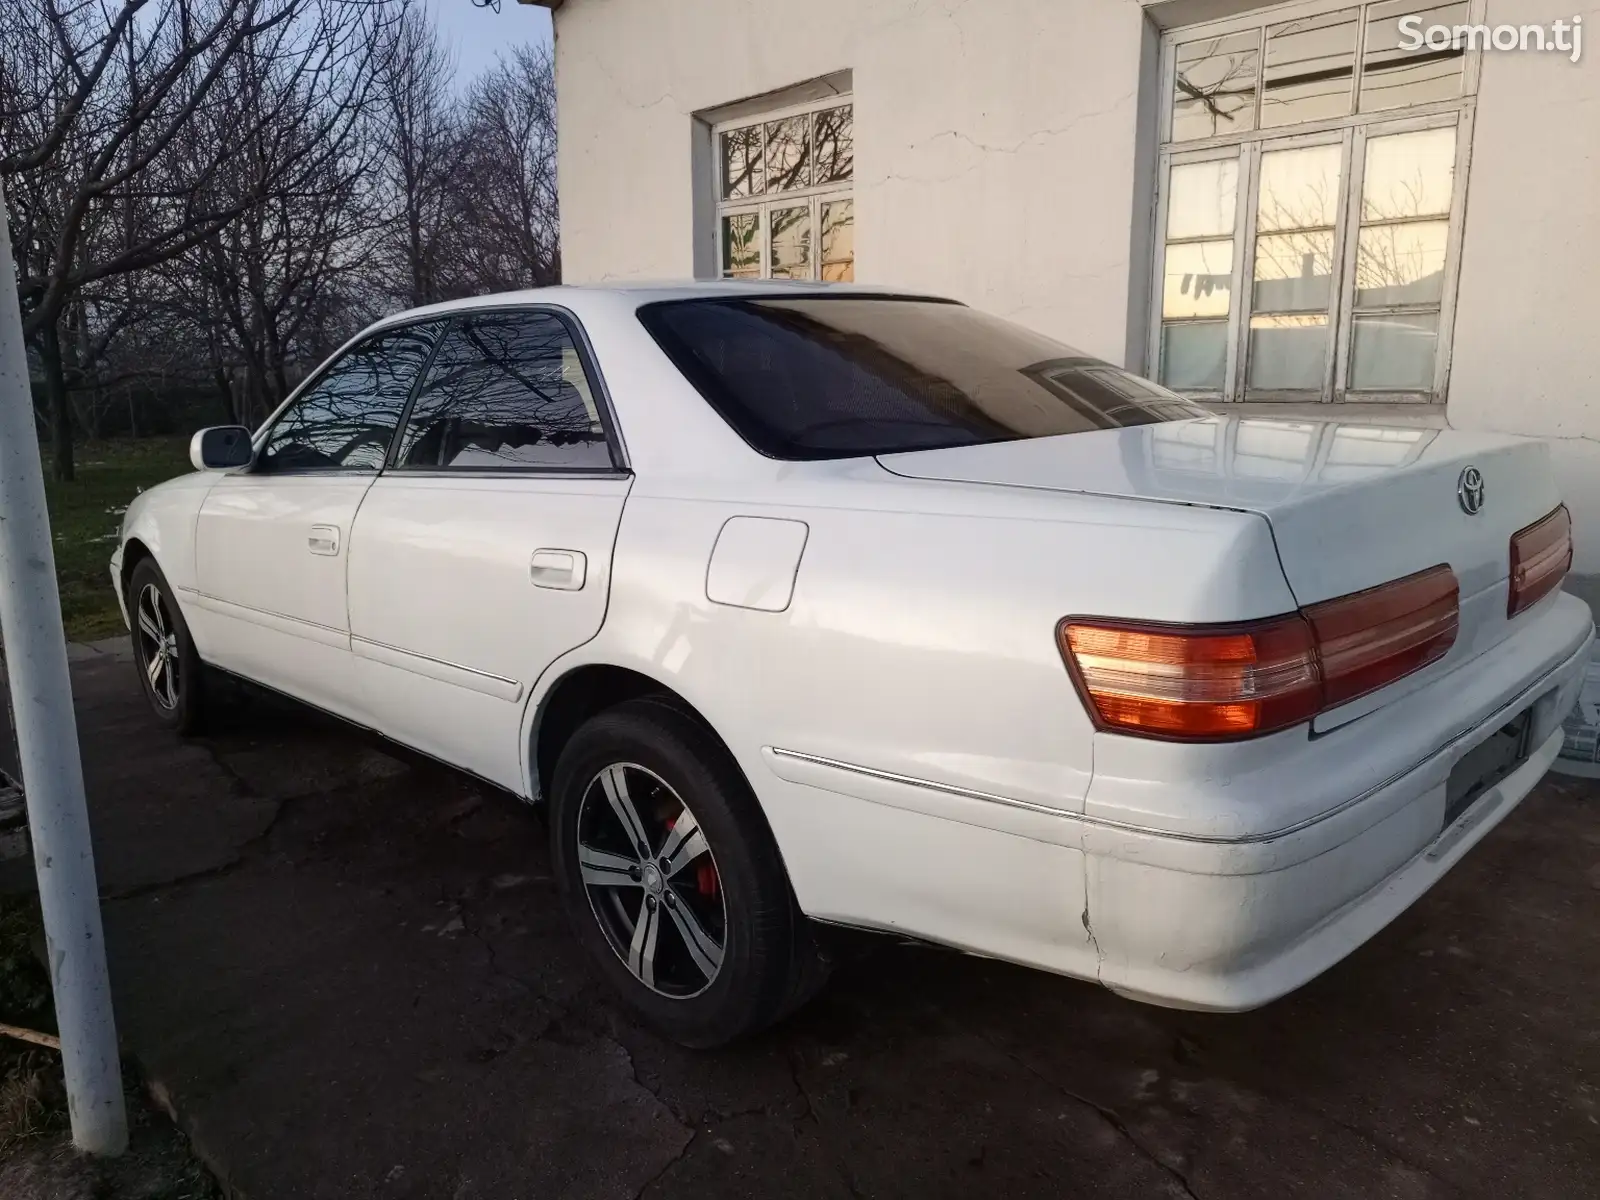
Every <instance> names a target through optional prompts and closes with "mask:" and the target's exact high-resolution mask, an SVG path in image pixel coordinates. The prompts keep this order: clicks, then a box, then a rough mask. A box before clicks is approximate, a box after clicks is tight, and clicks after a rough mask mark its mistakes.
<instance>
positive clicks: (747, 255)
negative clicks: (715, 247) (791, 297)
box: [722, 213, 761, 279]
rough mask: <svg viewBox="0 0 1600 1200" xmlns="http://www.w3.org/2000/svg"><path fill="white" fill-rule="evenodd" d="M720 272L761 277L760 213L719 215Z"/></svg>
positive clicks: (741, 277)
mask: <svg viewBox="0 0 1600 1200" xmlns="http://www.w3.org/2000/svg"><path fill="white" fill-rule="evenodd" d="M722 274H723V275H724V276H725V277H732V278H734V279H759V278H760V277H761V214H760V213H732V214H730V215H729V216H726V217H723V218H722Z"/></svg>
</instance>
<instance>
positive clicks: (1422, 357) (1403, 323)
mask: <svg viewBox="0 0 1600 1200" xmlns="http://www.w3.org/2000/svg"><path fill="white" fill-rule="evenodd" d="M1354 334H1355V336H1354V339H1353V341H1352V343H1351V349H1350V387H1351V388H1352V389H1358V388H1359V389H1363V390H1368V391H1370V390H1372V389H1375V388H1381V389H1383V390H1385V391H1391V392H1427V391H1431V390H1432V389H1433V364H1434V346H1435V343H1437V342H1438V340H1439V314H1438V313H1421V314H1408V315H1406V316H1395V317H1357V318H1356V319H1355V329H1354Z"/></svg>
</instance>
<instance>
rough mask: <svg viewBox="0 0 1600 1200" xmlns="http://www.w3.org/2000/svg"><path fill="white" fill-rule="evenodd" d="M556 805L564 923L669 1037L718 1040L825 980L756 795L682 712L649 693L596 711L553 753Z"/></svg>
mask: <svg viewBox="0 0 1600 1200" xmlns="http://www.w3.org/2000/svg"><path fill="white" fill-rule="evenodd" d="M550 799H551V821H550V835H551V842H552V845H551V850H552V858H553V859H554V862H555V866H556V875H557V881H558V883H559V884H560V887H561V892H562V897H563V900H564V902H565V905H566V909H567V915H568V918H569V920H570V921H571V923H572V926H573V930H574V932H575V933H576V934H577V936H578V938H579V940H580V941H582V942H583V943H584V945H585V947H586V948H587V949H588V950H589V952H590V954H591V956H592V957H593V958H594V960H595V962H596V964H597V965H598V967H599V969H600V971H601V973H602V974H603V975H604V976H605V977H606V978H607V980H608V981H609V982H610V983H611V984H612V986H613V987H615V988H616V990H617V991H618V992H619V993H620V994H621V996H622V997H623V998H624V999H625V1000H626V1001H627V1002H628V1003H629V1005H630V1006H632V1007H633V1008H634V1009H635V1010H636V1011H637V1012H638V1013H639V1014H640V1015H641V1016H642V1017H643V1018H644V1019H645V1021H646V1022H647V1023H648V1024H650V1025H651V1026H653V1027H654V1028H656V1029H657V1030H659V1031H660V1032H661V1033H663V1034H664V1035H665V1036H667V1037H670V1038H672V1039H673V1040H675V1041H677V1042H679V1043H681V1044H683V1045H686V1046H692V1047H701V1048H703V1047H710V1046H718V1045H722V1044H724V1043H726V1042H730V1041H733V1040H734V1039H735V1038H738V1037H741V1036H743V1035H745V1034H749V1033H753V1032H755V1031H756V1030H758V1029H760V1028H762V1027H763V1026H765V1025H767V1024H770V1023H771V1022H772V1021H774V1020H776V1019H777V1018H778V1017H780V1016H782V1015H784V1014H785V1013H786V1012H788V1011H789V1010H790V1009H792V1008H794V1007H796V1006H797V1005H798V1004H799V1003H800V1002H802V1001H803V1000H804V999H805V997H806V995H807V994H809V992H810V991H811V990H814V988H815V986H816V985H817V984H818V983H820V981H821V978H822V974H823V973H822V971H821V970H820V966H821V963H820V959H819V958H818V956H817V950H816V947H815V945H814V943H813V941H812V938H811V931H810V927H809V923H808V922H807V921H806V919H805V917H804V916H803V915H801V913H800V911H799V909H798V908H797V907H796V905H795V902H794V897H793V894H792V892H791V891H790V888H789V881H788V877H787V875H786V874H785V873H784V870H783V863H782V860H781V859H780V858H779V855H778V848H777V845H776V843H775V842H774V841H773V838H772V833H771V831H770V830H769V829H768V828H767V824H766V820H765V818H764V817H763V815H762V813H761V810H760V807H759V805H758V804H757V803H756V799H755V796H754V795H753V794H752V793H751V791H750V788H749V785H748V784H747V783H746V782H745V780H744V777H743V775H742V774H741V773H740V771H739V769H738V767H737V765H736V764H735V763H734V762H733V761H732V759H731V757H730V756H729V755H728V753H727V751H726V750H725V749H724V748H723V747H722V745H721V744H720V743H719V742H718V741H717V740H716V738H715V737H714V736H713V735H712V734H711V732H710V731H709V730H708V729H706V728H705V726H704V725H702V724H701V723H700V722H699V721H697V720H695V719H694V718H693V717H692V716H690V715H689V714H687V713H685V712H683V711H682V710H681V709H679V708H676V707H674V706H672V705H670V704H668V703H666V702H665V701H663V700H659V699H653V698H647V699H644V700H635V701H630V702H629V703H627V704H623V705H620V706H618V707H617V708H614V709H611V710H609V711H607V712H604V713H602V714H600V715H599V716H597V717H594V718H592V719H591V720H590V721H589V722H588V723H586V724H585V725H584V726H583V727H582V728H580V729H579V730H578V732H577V733H576V734H574V735H573V738H572V740H571V741H570V742H569V743H568V744H567V746H566V747H565V748H564V750H563V751H562V754H561V758H560V760H559V762H558V763H557V766H556V772H555V780H554V786H553V787H552V789H551V798H550Z"/></svg>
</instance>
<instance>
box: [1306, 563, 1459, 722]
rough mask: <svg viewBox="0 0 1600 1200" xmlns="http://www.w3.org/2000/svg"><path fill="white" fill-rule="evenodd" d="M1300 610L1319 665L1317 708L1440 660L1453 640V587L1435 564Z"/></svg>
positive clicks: (1445, 570)
mask: <svg viewBox="0 0 1600 1200" xmlns="http://www.w3.org/2000/svg"><path fill="white" fill-rule="evenodd" d="M1304 611H1305V617H1306V620H1308V621H1310V622H1311V629H1312V632H1313V634H1314V635H1315V636H1316V641H1317V658H1318V660H1319V661H1320V662H1321V664H1322V707H1323V708H1332V707H1334V705H1336V704H1343V703H1344V702H1345V701H1347V700H1354V699H1355V698H1356V697H1357V696H1365V695H1366V694H1367V693H1368V692H1375V691H1377V690H1378V689H1379V688H1381V687H1384V686H1386V685H1387V684H1391V683H1393V682H1394V681H1395V680H1396V679H1401V678H1403V677H1405V676H1407V675H1409V674H1411V673H1412V672H1413V671H1420V670H1421V669H1422V668H1423V667H1425V666H1427V665H1428V664H1429V663H1431V662H1437V661H1438V660H1439V659H1441V658H1443V657H1444V656H1445V654H1446V653H1447V652H1448V651H1449V649H1450V647H1451V646H1453V645H1455V641H1456V631H1457V629H1458V627H1459V624H1460V620H1461V595H1460V587H1459V585H1458V584H1457V583H1456V573H1455V572H1454V571H1452V570H1451V569H1450V568H1449V567H1445V566H1439V567H1433V568H1431V569H1429V570H1427V571H1423V572H1420V573H1419V574H1416V575H1408V576H1406V577H1405V578H1404V579H1397V580H1395V581H1394V582H1393V583H1386V584H1384V585H1383V586H1381V587H1375V588H1370V589H1368V590H1367V591H1365V592H1356V593H1355V594H1354V595H1350V596H1341V597H1340V598H1339V599H1337V600H1328V601H1325V602H1324V603H1322V604H1313V605H1312V606H1311V607H1310V608H1308V609H1305V610H1304Z"/></svg>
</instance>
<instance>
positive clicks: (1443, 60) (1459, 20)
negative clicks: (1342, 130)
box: [1360, 0, 1467, 112]
mask: <svg viewBox="0 0 1600 1200" xmlns="http://www.w3.org/2000/svg"><path fill="white" fill-rule="evenodd" d="M1408 16H1416V17H1419V18H1420V19H1421V22H1422V28H1423V29H1427V28H1428V27H1429V26H1430V25H1449V26H1452V27H1453V26H1456V25H1461V24H1464V23H1465V22H1466V20H1467V5H1465V4H1441V5H1439V6H1437V7H1435V8H1420V7H1418V6H1417V4H1415V3H1414V2H1413V0H1397V2H1395V3H1390V4H1375V5H1373V6H1372V7H1371V8H1369V9H1368V10H1367V45H1366V50H1365V53H1364V56H1363V60H1362V64H1361V104H1360V107H1361V110H1362V111H1363V112H1375V111H1378V110H1380V109H1385V108H1403V107H1404V106H1406V105H1408V104H1428V103H1431V102H1432V101H1435V100H1453V99H1455V98H1456V97H1457V96H1459V95H1460V94H1461V66H1462V64H1463V63H1464V62H1465V61H1466V46H1465V45H1462V46H1460V47H1459V48H1458V47H1456V46H1455V45H1450V46H1447V47H1446V48H1445V49H1443V50H1432V49H1429V48H1428V47H1427V46H1419V47H1418V48H1417V49H1415V50H1402V49H1401V48H1400V36H1401V35H1400V21H1401V20H1402V19H1403V18H1405V17H1408ZM1406 40H1407V41H1408V42H1409V41H1410V40H1411V39H1410V38H1409V37H1408V38H1407V39H1406Z"/></svg>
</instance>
